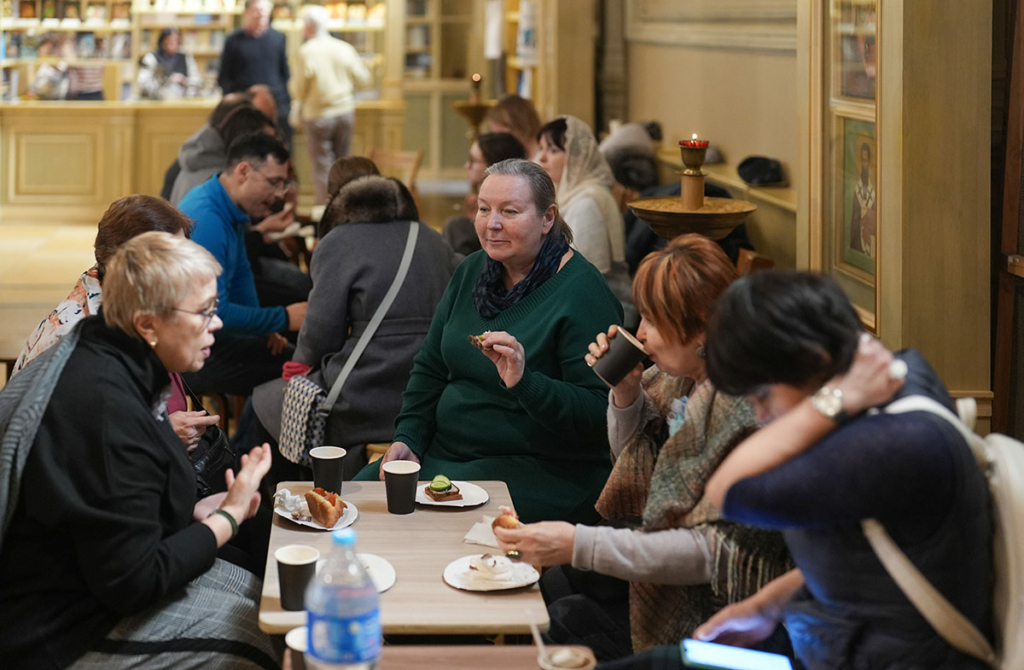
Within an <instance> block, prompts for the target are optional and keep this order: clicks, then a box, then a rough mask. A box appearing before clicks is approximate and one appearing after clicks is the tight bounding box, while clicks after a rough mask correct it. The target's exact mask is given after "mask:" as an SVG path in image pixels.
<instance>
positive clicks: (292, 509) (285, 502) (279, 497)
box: [274, 489, 309, 517]
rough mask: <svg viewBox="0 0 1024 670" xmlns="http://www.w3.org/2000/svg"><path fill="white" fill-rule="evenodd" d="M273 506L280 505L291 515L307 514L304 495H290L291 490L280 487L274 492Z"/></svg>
mask: <svg viewBox="0 0 1024 670" xmlns="http://www.w3.org/2000/svg"><path fill="white" fill-rule="evenodd" d="M274 507H280V508H282V509H284V510H285V511H286V512H288V513H289V514H291V515H293V516H300V517H308V516H309V505H307V504H306V497H305V496H300V495H292V492H291V491H289V490H288V489H281V490H280V491H278V492H277V493H275V494H274Z"/></svg>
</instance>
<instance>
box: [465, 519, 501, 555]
mask: <svg viewBox="0 0 1024 670" xmlns="http://www.w3.org/2000/svg"><path fill="white" fill-rule="evenodd" d="M483 519H484V520H483V521H479V522H477V523H474V524H473V527H472V528H470V529H469V532H468V533H466V536H465V537H464V538H462V541H463V542H465V543H466V544H479V545H482V546H484V547H491V548H493V549H497V548H498V538H496V537H494V531H493V530H492V529H491V524H492V523H494V517H493V516H487V515H486V514H485V515H484V517H483Z"/></svg>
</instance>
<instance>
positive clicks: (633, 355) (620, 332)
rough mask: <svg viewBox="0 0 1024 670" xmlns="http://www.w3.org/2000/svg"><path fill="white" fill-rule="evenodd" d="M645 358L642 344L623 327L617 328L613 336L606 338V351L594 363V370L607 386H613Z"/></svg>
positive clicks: (645, 354)
mask: <svg viewBox="0 0 1024 670" xmlns="http://www.w3.org/2000/svg"><path fill="white" fill-rule="evenodd" d="M645 358H647V352H646V351H644V345H643V343H641V342H640V340H638V339H636V338H635V337H633V336H632V335H630V334H629V332H628V331H627V330H626V329H624V328H618V329H617V332H616V333H615V337H610V338H608V351H606V352H604V355H603V356H601V358H599V359H597V363H594V372H596V373H597V376H598V377H600V378H601V379H602V380H604V383H605V384H608V386H615V385H616V384H618V383H619V382H621V381H622V380H623V379H625V377H626V375H628V374H629V371H630V370H632V369H633V368H635V367H636V366H637V364H639V363H640V362H641V361H643V360H644V359H645Z"/></svg>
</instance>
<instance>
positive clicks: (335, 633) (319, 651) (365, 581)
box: [305, 528, 381, 670]
mask: <svg viewBox="0 0 1024 670" xmlns="http://www.w3.org/2000/svg"><path fill="white" fill-rule="evenodd" d="M331 539H332V540H333V541H334V550H333V551H332V553H331V557H330V558H329V559H328V560H327V563H326V564H324V566H323V569H322V570H320V573H319V574H318V575H317V576H316V578H315V579H314V580H313V581H312V582H310V584H309V587H308V588H307V589H306V614H307V616H308V630H309V633H308V635H309V638H308V640H307V644H306V656H305V660H306V666H307V667H309V668H323V669H327V668H331V669H335V670H375V669H376V668H377V667H378V666H379V659H380V650H381V630H380V606H379V604H378V599H377V589H376V588H375V587H374V586H373V582H372V581H370V576H369V575H367V574H366V570H365V569H363V566H362V564H361V563H360V562H359V561H358V560H357V559H356V552H355V545H356V533H355V531H354V530H352V529H351V528H343V529H341V530H336V531H334V532H333V533H331Z"/></svg>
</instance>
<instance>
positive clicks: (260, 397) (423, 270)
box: [252, 176, 457, 481]
mask: <svg viewBox="0 0 1024 670" xmlns="http://www.w3.org/2000/svg"><path fill="white" fill-rule="evenodd" d="M418 219H419V213H418V212H417V210H416V205H415V203H414V202H413V199H412V196H411V195H410V194H409V192H408V190H407V189H406V188H405V187H404V186H403V185H402V184H401V182H398V181H396V180H393V179H385V178H383V177H377V176H367V177H360V178H359V179H356V180H354V181H352V182H350V183H348V184H347V185H345V187H344V188H342V189H341V190H340V191H338V194H337V195H336V196H335V197H334V198H333V199H332V200H331V202H330V204H329V205H328V208H327V210H326V211H325V212H324V216H323V219H322V223H321V226H322V227H321V234H322V235H323V237H322V239H321V240H320V243H319V244H318V245H317V247H316V250H315V251H314V253H313V258H312V260H311V262H310V275H311V277H312V279H313V290H312V292H310V294H309V307H308V309H307V311H306V321H305V323H304V324H303V326H302V330H301V331H300V332H299V340H298V345H297V346H296V348H295V354H294V356H293V358H292V362H291V363H288V364H286V365H285V371H286V374H288V376H289V377H290V376H291V373H295V374H306V375H307V377H308V378H309V379H311V380H312V381H314V382H316V383H317V384H319V385H320V387H321V388H323V389H324V390H325V392H326V391H329V390H330V388H331V386H332V385H333V384H334V381H335V380H336V379H337V377H338V374H339V373H340V372H341V368H342V367H343V366H344V364H345V361H346V360H348V357H349V355H350V354H351V352H352V350H353V349H354V348H355V346H356V342H357V341H358V337H359V335H360V334H361V332H362V330H363V329H364V328H365V327H366V324H367V323H368V322H369V320H370V318H371V317H372V316H373V313H374V311H376V309H377V307H378V305H380V303H381V301H382V300H383V299H384V294H385V293H387V291H388V288H389V287H390V286H391V282H392V281H393V280H394V278H395V275H396V274H397V272H398V265H399V262H400V260H401V257H402V251H403V249H404V248H405V242H406V237H407V236H408V233H409V221H416V220H418ZM418 225H419V226H420V231H419V239H418V240H417V242H416V248H415V251H414V254H413V259H412V265H411V266H410V267H409V273H408V275H407V276H406V278H405V282H404V283H403V284H402V288H401V290H400V291H399V292H398V295H397V296H396V298H395V301H394V303H393V304H392V305H391V308H390V310H388V313H387V315H386V316H385V318H384V320H383V321H382V322H381V325H380V327H379V329H378V330H377V332H376V333H375V334H374V336H373V339H372V340H371V341H370V343H369V345H367V347H366V350H365V351H364V352H363V355H362V357H361V358H360V359H359V362H358V364H357V365H356V367H355V368H354V369H353V370H352V373H351V374H350V375H349V377H348V379H347V380H346V381H345V385H344V387H343V388H342V390H341V395H340V396H339V398H338V401H337V403H336V404H335V405H334V408H333V409H332V411H331V414H330V416H329V417H328V419H327V425H326V427H325V429H324V444H330V445H336V446H341V447H344V448H345V449H347V450H348V455H347V456H346V457H345V475H346V477H345V478H346V479H349V478H351V476H352V475H354V474H355V473H356V472H358V471H359V469H360V468H361V467H362V466H363V465H365V464H366V455H365V449H364V446H365V445H366V444H367V443H371V442H387V443H390V442H391V438H392V434H393V432H394V421H395V417H396V416H397V415H398V411H399V410H400V409H401V406H402V393H403V391H404V390H405V386H406V383H407V382H408V381H409V373H410V372H411V371H412V359H413V356H415V355H416V353H417V352H418V351H419V350H420V344H421V343H422V342H423V339H424V338H425V337H426V335H427V330H428V329H429V328H430V322H431V319H432V318H433V316H434V310H435V308H436V307H437V303H438V302H439V301H440V300H441V296H442V294H443V293H444V290H445V287H447V285H448V280H449V279H450V278H451V276H452V272H453V271H454V269H455V266H456V265H457V261H456V258H455V255H454V253H453V252H452V250H451V248H450V247H449V246H448V245H447V244H446V243H445V242H444V240H442V239H441V236H440V235H439V234H438V233H437V232H436V231H434V230H432V229H431V228H430V227H429V226H427V225H426V224H424V223H422V222H421V223H419V224H418ZM332 226H333V227H332ZM286 384H287V381H286V380H285V379H284V378H281V379H275V380H271V381H269V382H266V383H265V384H261V385H260V386H257V387H256V388H255V390H254V391H253V395H252V401H253V409H254V410H255V412H256V416H257V418H258V419H259V423H260V424H261V426H262V428H263V429H264V430H265V434H264V435H262V436H260V437H261V439H263V438H267V437H269V438H271V439H272V440H274V441H275V443H276V440H277V439H278V438H279V437H280V433H281V408H282V405H283V403H284V388H285V385H286ZM275 461H276V464H275V466H274V468H273V470H272V472H271V475H270V477H271V478H272V479H273V480H274V481H283V480H285V479H295V478H298V479H310V477H311V475H310V474H309V470H307V469H305V468H303V467H301V466H299V465H295V464H292V463H290V462H288V461H287V460H286V459H285V458H284V457H279V458H276V459H275Z"/></svg>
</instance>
